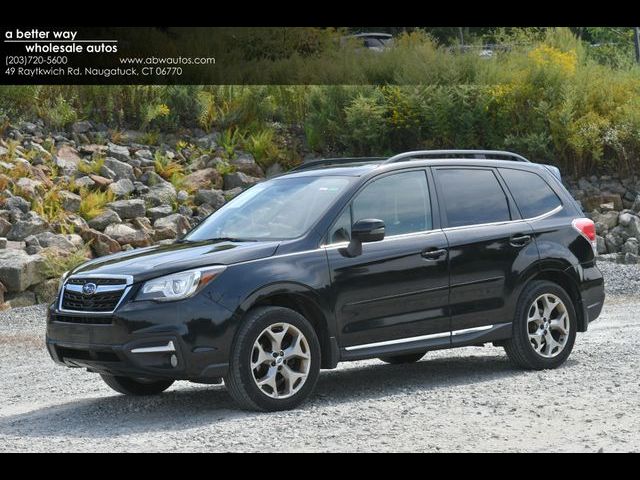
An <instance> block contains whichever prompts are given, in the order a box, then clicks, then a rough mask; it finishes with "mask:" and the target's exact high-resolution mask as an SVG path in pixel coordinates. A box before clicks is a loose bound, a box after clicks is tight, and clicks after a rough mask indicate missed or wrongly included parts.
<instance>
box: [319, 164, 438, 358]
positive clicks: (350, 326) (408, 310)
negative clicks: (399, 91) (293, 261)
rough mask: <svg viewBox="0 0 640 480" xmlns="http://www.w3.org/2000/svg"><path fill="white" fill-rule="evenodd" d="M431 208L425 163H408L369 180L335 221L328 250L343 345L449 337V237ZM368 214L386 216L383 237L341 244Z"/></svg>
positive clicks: (400, 342)
mask: <svg viewBox="0 0 640 480" xmlns="http://www.w3.org/2000/svg"><path fill="white" fill-rule="evenodd" d="M432 211H435V209H432V198H431V195H430V188H429V182H428V180H427V173H426V171H425V170H423V169H419V170H409V171H403V172H399V173H392V174H388V175H384V176H381V177H378V178H375V179H373V180H372V181H371V182H369V183H368V184H367V185H366V186H365V187H364V188H363V189H361V190H360V191H359V192H358V193H357V194H356V196H355V197H354V199H353V201H352V202H351V204H350V205H349V206H348V207H347V208H346V210H345V211H344V212H343V213H342V215H341V216H340V218H339V219H338V220H337V221H336V223H335V224H334V226H333V227H332V228H331V230H330V232H329V243H330V245H329V246H327V248H326V250H327V256H328V259H329V268H330V270H331V277H332V287H331V288H332V295H333V298H334V302H335V303H334V304H335V313H336V318H337V322H338V328H339V331H340V346H341V347H350V346H351V347H352V348H353V346H358V348H360V347H362V348H367V346H368V345H370V344H378V343H381V342H382V343H386V342H389V343H391V344H393V345H399V344H402V342H404V341H405V340H407V339H409V340H407V341H408V342H410V341H411V340H410V339H412V338H414V337H425V336H426V337H433V338H434V340H436V339H437V341H439V342H441V343H446V344H447V345H448V344H449V342H450V339H449V317H448V312H447V306H448V294H449V272H448V267H447V240H446V237H445V235H444V233H443V232H442V230H441V229H440V228H439V221H438V220H436V221H434V218H433V216H432ZM437 217H438V216H437V215H436V218H437ZM365 218H377V219H380V220H383V221H384V222H385V232H386V233H385V239H384V240H382V241H379V242H372V243H364V244H363V245H362V255H359V256H357V257H354V258H350V257H348V256H346V255H345V254H344V250H343V248H341V245H342V246H344V242H347V241H348V240H349V235H350V231H351V230H350V229H351V225H352V224H353V223H354V222H355V221H358V220H362V219H365ZM421 340H424V339H421ZM393 341H397V342H393Z"/></svg>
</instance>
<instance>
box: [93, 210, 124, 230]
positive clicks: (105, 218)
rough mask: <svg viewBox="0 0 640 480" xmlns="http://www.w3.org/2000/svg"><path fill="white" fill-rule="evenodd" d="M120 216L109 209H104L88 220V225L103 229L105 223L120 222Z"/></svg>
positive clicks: (105, 225)
mask: <svg viewBox="0 0 640 480" xmlns="http://www.w3.org/2000/svg"><path fill="white" fill-rule="evenodd" d="M121 222H122V219H121V218H120V216H119V215H118V214H117V213H116V212H114V211H113V210H111V209H108V208H107V209H105V210H104V211H103V212H102V213H101V214H100V215H98V216H97V217H94V218H92V219H91V220H89V222H88V225H89V227H91V228H94V229H96V230H100V231H103V230H104V229H105V228H107V225H111V224H112V223H121Z"/></svg>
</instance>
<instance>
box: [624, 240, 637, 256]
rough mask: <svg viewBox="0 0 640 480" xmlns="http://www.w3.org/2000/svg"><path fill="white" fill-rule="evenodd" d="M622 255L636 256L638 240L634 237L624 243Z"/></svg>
mask: <svg viewBox="0 0 640 480" xmlns="http://www.w3.org/2000/svg"><path fill="white" fill-rule="evenodd" d="M621 251H622V253H632V254H634V255H638V239H637V238H635V237H630V238H628V239H627V241H626V242H624V245H622V250H621Z"/></svg>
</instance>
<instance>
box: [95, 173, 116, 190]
mask: <svg viewBox="0 0 640 480" xmlns="http://www.w3.org/2000/svg"><path fill="white" fill-rule="evenodd" d="M89 178H91V180H93V182H94V183H95V184H96V185H97V186H98V187H99V188H107V187H108V186H109V185H111V183H112V182H113V180H111V179H110V178H106V177H103V176H102V175H95V174H91V175H89Z"/></svg>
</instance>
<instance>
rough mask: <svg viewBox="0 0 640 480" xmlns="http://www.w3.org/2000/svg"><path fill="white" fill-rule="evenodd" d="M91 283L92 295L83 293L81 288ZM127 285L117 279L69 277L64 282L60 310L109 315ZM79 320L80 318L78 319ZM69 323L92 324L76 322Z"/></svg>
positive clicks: (122, 279) (123, 280)
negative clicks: (92, 285) (92, 286)
mask: <svg viewBox="0 0 640 480" xmlns="http://www.w3.org/2000/svg"><path fill="white" fill-rule="evenodd" d="M88 283H92V284H94V285H95V286H96V288H94V290H93V293H89V294H86V293H84V292H83V291H82V290H83V286H84V285H86V284H88ZM128 285H129V283H128V282H127V279H126V278H119V277H106V278H105V277H71V278H69V279H67V281H66V282H65V286H64V289H63V292H62V298H61V299H60V307H61V309H62V310H68V311H74V312H91V313H110V312H112V311H114V310H115V308H116V307H117V306H118V303H120V300H121V299H122V296H123V295H124V294H125V292H127V291H128V290H127V286H128ZM78 318H81V317H78ZM71 323H92V322H83V321H81V320H76V321H74V322H71Z"/></svg>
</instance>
